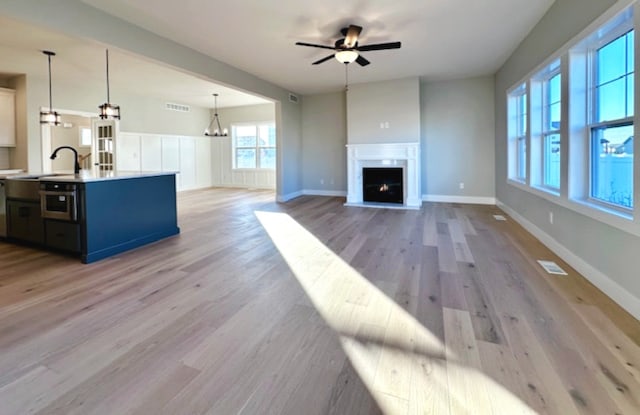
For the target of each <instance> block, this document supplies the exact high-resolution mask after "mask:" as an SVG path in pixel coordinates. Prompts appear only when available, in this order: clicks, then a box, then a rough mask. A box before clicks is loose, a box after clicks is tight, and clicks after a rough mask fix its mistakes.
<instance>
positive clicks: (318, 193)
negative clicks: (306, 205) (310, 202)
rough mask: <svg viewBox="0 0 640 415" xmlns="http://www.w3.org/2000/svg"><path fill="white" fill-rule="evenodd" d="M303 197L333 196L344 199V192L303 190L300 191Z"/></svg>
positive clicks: (345, 194)
mask: <svg viewBox="0 0 640 415" xmlns="http://www.w3.org/2000/svg"><path fill="white" fill-rule="evenodd" d="M302 194H303V195H305V196H306V195H309V196H334V197H346V196H347V192H346V190H315V189H304V190H303V191H302Z"/></svg>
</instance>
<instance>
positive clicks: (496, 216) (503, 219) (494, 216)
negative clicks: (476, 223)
mask: <svg viewBox="0 0 640 415" xmlns="http://www.w3.org/2000/svg"><path fill="white" fill-rule="evenodd" d="M493 218H494V219H495V220H501V221H505V220H507V218H505V217H504V216H502V215H493Z"/></svg>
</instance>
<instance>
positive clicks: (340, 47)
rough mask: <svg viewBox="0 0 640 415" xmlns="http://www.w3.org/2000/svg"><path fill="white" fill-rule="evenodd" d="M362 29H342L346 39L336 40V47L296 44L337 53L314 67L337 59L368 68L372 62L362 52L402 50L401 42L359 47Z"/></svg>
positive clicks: (351, 27) (314, 63) (316, 63)
mask: <svg viewBox="0 0 640 415" xmlns="http://www.w3.org/2000/svg"><path fill="white" fill-rule="evenodd" d="M361 31H362V27H360V26H356V25H349V27H345V28H342V29H341V30H340V33H342V36H344V38H342V39H338V40H336V43H335V46H325V45H316V44H313V43H305V42H296V45H298V46H310V47H312V48H321V49H331V50H334V51H335V53H333V54H331V55H329V56H326V57H324V58H322V59H320V60H317V61H315V62H313V65H318V64H320V63H322V62H326V61H328V60H329V59H331V58H333V57H335V58H336V59H337V60H338V61H339V62H341V63H344V64H349V63H351V62H353V61H356V62H357V63H358V64H359V65H360V66H367V65H368V64H370V63H371V62H369V61H368V60H367V59H365V58H364V56H362V55H360V52H369V51H373V50H385V49H400V46H401V44H400V42H388V43H376V44H373V45H362V46H360V45H358V36H360V32H361Z"/></svg>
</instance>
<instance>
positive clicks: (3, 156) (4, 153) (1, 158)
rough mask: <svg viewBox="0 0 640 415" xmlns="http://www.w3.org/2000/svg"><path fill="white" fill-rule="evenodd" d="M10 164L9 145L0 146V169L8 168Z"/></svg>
mask: <svg viewBox="0 0 640 415" xmlns="http://www.w3.org/2000/svg"><path fill="white" fill-rule="evenodd" d="M10 167H11V166H9V149H8V148H7V147H0V170H2V169H8V168H10Z"/></svg>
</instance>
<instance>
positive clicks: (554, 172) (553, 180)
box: [542, 134, 560, 189]
mask: <svg viewBox="0 0 640 415" xmlns="http://www.w3.org/2000/svg"><path fill="white" fill-rule="evenodd" d="M542 157H543V163H544V166H543V170H544V178H543V184H544V185H545V186H548V187H553V188H555V189H559V188H560V134H550V135H547V136H545V137H544V153H543V154H542Z"/></svg>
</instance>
